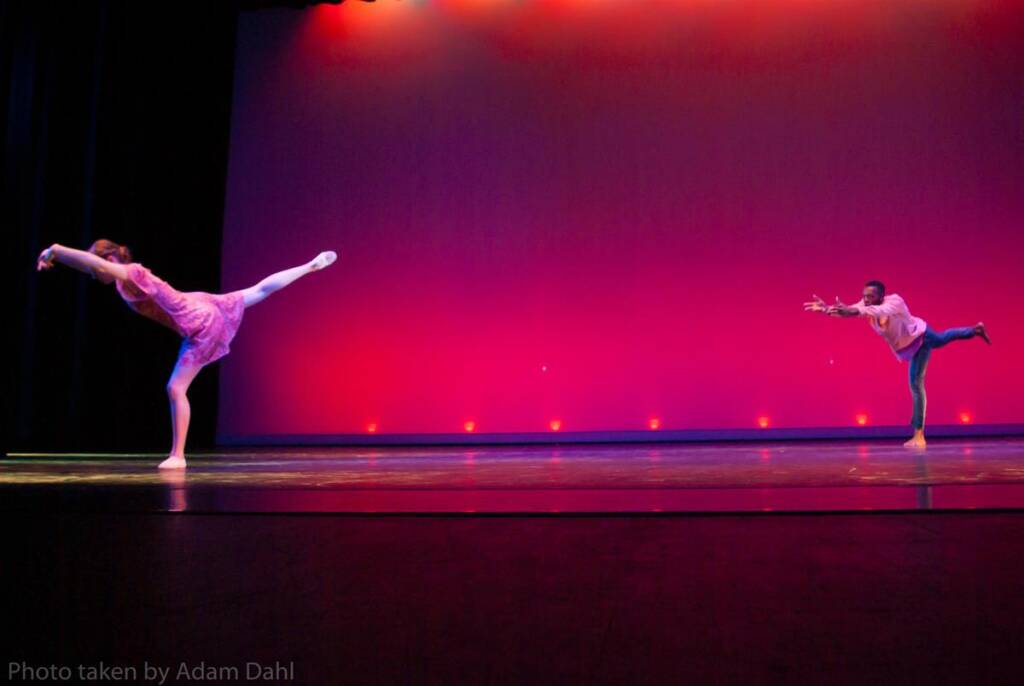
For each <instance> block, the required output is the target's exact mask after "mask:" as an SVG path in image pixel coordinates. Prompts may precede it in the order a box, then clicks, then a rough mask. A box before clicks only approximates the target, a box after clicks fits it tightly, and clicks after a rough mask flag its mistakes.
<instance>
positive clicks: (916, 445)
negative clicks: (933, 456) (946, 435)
mask: <svg viewBox="0 0 1024 686" xmlns="http://www.w3.org/2000/svg"><path fill="white" fill-rule="evenodd" d="M926 445H927V444H926V443H925V440H924V436H914V437H913V438H911V439H910V440H909V441H907V442H906V443H904V444H903V447H904V448H913V449H914V450H924V449H925V446H926Z"/></svg>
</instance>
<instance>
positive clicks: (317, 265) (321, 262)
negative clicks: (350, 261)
mask: <svg viewBox="0 0 1024 686" xmlns="http://www.w3.org/2000/svg"><path fill="white" fill-rule="evenodd" d="M336 259H338V253H336V252H334V251H333V250H325V251H323V252H322V253H320V254H319V255H317V256H316V257H314V258H313V261H312V262H311V263H310V264H311V265H312V267H313V271H320V270H321V269H323V268H325V267H329V266H331V265H332V264H334V261H335V260H336Z"/></svg>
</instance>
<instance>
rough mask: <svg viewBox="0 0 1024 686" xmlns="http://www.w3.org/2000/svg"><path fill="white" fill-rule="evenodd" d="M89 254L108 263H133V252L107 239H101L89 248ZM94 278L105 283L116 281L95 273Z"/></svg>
mask: <svg viewBox="0 0 1024 686" xmlns="http://www.w3.org/2000/svg"><path fill="white" fill-rule="evenodd" d="M89 252H91V253H92V254H93V255H96V256H97V257H101V258H103V259H104V260H107V261H108V262H117V263H118V264H128V263H129V262H131V261H132V251H131V250H129V249H128V246H126V245H118V244H117V243H115V242H114V241H108V240H107V239H106V238H101V239H99V240H98V241H96V242H95V243H93V244H92V245H90V246H89ZM92 278H94V279H97V280H98V281H101V282H103V283H111V282H112V281H113V280H114V279H113V278H112V277H110V276H108V275H106V274H96V273H93V275H92Z"/></svg>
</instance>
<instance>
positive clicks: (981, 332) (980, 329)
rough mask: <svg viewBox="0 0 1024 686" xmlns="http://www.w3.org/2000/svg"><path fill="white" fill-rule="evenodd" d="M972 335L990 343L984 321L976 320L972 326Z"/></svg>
mask: <svg viewBox="0 0 1024 686" xmlns="http://www.w3.org/2000/svg"><path fill="white" fill-rule="evenodd" d="M974 335H975V336H978V337H980V338H981V340H983V341H985V342H986V343H988V344H989V345H992V339H991V338H989V337H988V332H987V331H985V322H978V323H977V324H976V325H975V326H974Z"/></svg>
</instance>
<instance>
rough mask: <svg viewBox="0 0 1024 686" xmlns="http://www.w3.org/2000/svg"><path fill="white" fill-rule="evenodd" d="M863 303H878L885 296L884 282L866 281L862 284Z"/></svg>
mask: <svg viewBox="0 0 1024 686" xmlns="http://www.w3.org/2000/svg"><path fill="white" fill-rule="evenodd" d="M863 295H864V304H865V305H880V304H881V303H882V299H883V298H885V284H884V283H882V282H881V281H874V280H872V281H868V282H867V283H866V284H864V294H863Z"/></svg>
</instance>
